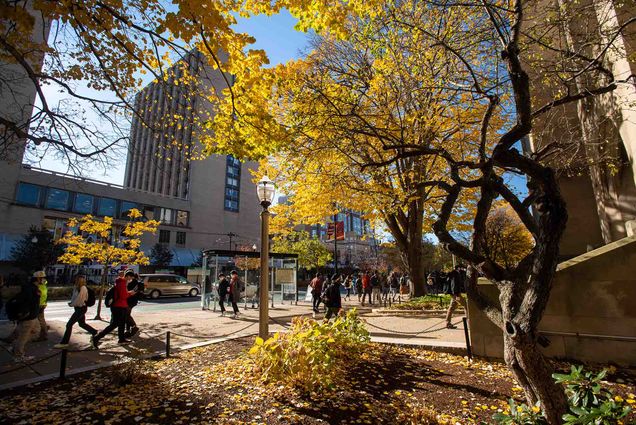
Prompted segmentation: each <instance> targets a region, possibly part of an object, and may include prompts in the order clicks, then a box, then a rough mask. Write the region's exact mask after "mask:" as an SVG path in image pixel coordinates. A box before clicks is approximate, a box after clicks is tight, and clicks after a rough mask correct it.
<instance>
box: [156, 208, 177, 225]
mask: <svg viewBox="0 0 636 425" xmlns="http://www.w3.org/2000/svg"><path fill="white" fill-rule="evenodd" d="M159 221H160V222H161V223H163V224H170V225H172V224H174V214H173V211H172V210H171V209H170V208H161V209H159Z"/></svg>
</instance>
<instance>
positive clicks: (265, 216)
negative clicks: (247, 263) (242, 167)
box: [256, 176, 275, 339]
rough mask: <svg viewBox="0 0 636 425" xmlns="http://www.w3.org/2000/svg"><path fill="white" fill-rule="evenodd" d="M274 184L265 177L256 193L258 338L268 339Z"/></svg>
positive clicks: (259, 183)
mask: <svg viewBox="0 0 636 425" xmlns="http://www.w3.org/2000/svg"><path fill="white" fill-rule="evenodd" d="M274 192H275V187H274V182H273V181H271V180H270V179H269V177H267V176H264V177H263V178H262V179H261V181H259V182H258V183H257V186H256V193H257V195H258V200H259V201H260V202H261V207H263V211H261V280H260V284H259V302H258V308H259V313H258V336H260V337H261V338H263V339H267V338H268V336H269V323H268V322H269V308H268V301H269V290H268V286H269V282H268V280H269V210H268V208H269V206H270V205H271V204H272V201H273V200H274Z"/></svg>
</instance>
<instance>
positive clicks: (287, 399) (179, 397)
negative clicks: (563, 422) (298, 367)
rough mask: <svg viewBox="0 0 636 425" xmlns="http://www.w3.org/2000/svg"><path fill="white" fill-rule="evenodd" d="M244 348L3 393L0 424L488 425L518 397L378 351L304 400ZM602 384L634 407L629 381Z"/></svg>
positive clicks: (389, 349)
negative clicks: (260, 372)
mask: <svg viewBox="0 0 636 425" xmlns="http://www.w3.org/2000/svg"><path fill="white" fill-rule="evenodd" d="M252 341H253V339H252V338H244V339H240V340H235V341H230V342H226V343H223V344H217V345H212V346H209V347H205V348H200V349H195V350H190V351H187V352H182V353H180V354H178V355H177V356H175V357H173V358H170V359H164V360H159V361H143V362H138V363H136V364H128V365H120V366H117V367H113V368H109V369H101V370H98V371H94V372H91V373H87V374H84V375H80V376H75V377H70V378H69V379H67V380H66V381H62V382H59V381H58V382H49V383H45V384H41V385H35V386H31V387H27V388H23V389H21V390H18V391H10V392H4V393H3V394H0V423H23V424H32V423H33V424H38V423H40V424H73V423H75V424H89V423H96V424H101V423H106V424H109V423H130V424H190V423H219V424H229V423H248V424H251V423H258V424H260V423H265V424H319V423H322V424H324V423H330V424H381V423H390V424H399V423H413V424H435V423H448V424H457V423H459V424H471V423H479V421H484V422H486V423H491V417H492V414H493V413H494V412H496V411H497V410H499V409H501V410H504V409H505V406H506V405H507V402H506V400H507V399H508V398H509V397H511V396H513V397H516V398H519V399H521V391H520V388H518V387H516V386H515V385H514V383H513V381H512V379H511V378H510V374H509V373H508V371H507V369H506V368H505V366H504V365H502V364H499V363H489V362H484V361H473V362H469V361H468V360H467V359H466V358H464V357H461V356H455V355H450V354H444V353H436V352H430V351H426V350H420V349H411V348H403V347H396V346H389V345H380V344H371V345H370V346H369V349H368V351H366V352H365V353H364V354H363V355H362V356H360V358H352V359H349V360H348V361H349V363H350V366H349V367H348V368H347V373H346V374H345V376H342V377H341V379H340V380H339V384H338V386H337V388H334V389H332V390H327V391H323V392H321V393H319V394H303V393H301V392H300V391H298V390H295V389H293V388H288V387H286V386H284V385H280V384H275V383H263V382H262V380H261V379H260V377H259V376H257V375H256V374H254V373H253V372H252V369H251V366H250V363H249V362H248V361H247V360H246V358H245V356H244V354H243V353H244V352H245V351H246V350H247V349H248V348H249V347H250V345H251V343H252ZM561 366H562V367H566V366H567V365H565V364H563V365H561ZM608 381H610V382H608V385H609V386H610V387H611V388H612V389H613V390H614V391H615V393H616V394H617V395H618V396H620V397H622V398H624V399H625V400H627V401H630V404H634V393H635V392H636V390H635V388H634V381H633V376H631V375H628V374H625V373H621V372H614V373H612V374H611V375H610V377H609V378H608ZM631 420H634V418H632V419H631ZM625 423H629V421H626V422H625Z"/></svg>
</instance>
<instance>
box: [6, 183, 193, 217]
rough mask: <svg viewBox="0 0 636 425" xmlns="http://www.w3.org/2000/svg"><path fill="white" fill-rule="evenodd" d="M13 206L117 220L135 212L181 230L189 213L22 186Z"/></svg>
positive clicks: (83, 194) (35, 186)
mask: <svg viewBox="0 0 636 425" xmlns="http://www.w3.org/2000/svg"><path fill="white" fill-rule="evenodd" d="M16 202H17V203H19V204H22V205H29V206H33V207H40V208H47V209H51V210H58V211H68V212H74V213H78V214H95V215H98V216H109V217H119V218H127V217H128V212H129V211H130V210H131V209H133V208H136V209H138V210H140V211H141V212H142V214H143V215H144V217H145V218H146V219H148V220H153V219H156V220H159V221H160V222H161V223H163V224H169V225H173V226H181V227H187V226H188V220H189V218H190V217H189V216H190V213H189V212H188V211H181V210H174V209H170V208H155V207H153V206H148V205H139V204H137V203H136V202H130V201H122V200H118V199H113V198H105V197H98V196H93V195H89V194H87V193H76V192H70V191H68V190H62V189H56V188H53V187H43V186H39V185H36V184H31V183H22V182H21V183H20V184H19V185H18V193H17V195H16Z"/></svg>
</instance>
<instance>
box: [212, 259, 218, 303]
mask: <svg viewBox="0 0 636 425" xmlns="http://www.w3.org/2000/svg"><path fill="white" fill-rule="evenodd" d="M218 276H219V254H216V255H215V256H214V276H212V279H214V280H213V281H216V280H217V279H218ZM217 294H218V292H217ZM218 303H219V300H218V299H217V297H216V296H215V297H214V312H215V313H216V306H217V304H218Z"/></svg>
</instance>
